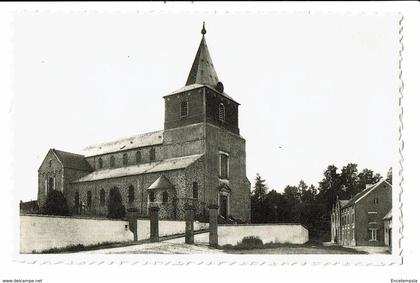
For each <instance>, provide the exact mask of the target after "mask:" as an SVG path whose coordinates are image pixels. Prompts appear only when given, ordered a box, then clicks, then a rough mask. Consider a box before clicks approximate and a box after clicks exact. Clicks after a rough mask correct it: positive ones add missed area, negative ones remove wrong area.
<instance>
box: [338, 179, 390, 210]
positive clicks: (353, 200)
mask: <svg viewBox="0 0 420 283" xmlns="http://www.w3.org/2000/svg"><path fill="white" fill-rule="evenodd" d="M383 182H386V183H388V182H387V181H386V180H385V179H382V180H380V181H379V182H377V183H376V184H373V185H370V186H368V187H366V189H364V190H363V191H361V192H359V193H358V194H356V195H355V196H354V197H353V198H351V199H350V200H349V202H348V203H347V204H346V205H345V206H343V207H342V208H346V207H350V206H352V205H353V204H355V203H356V202H358V201H359V200H360V199H362V198H363V197H364V196H366V195H368V194H369V193H370V192H371V191H373V190H374V189H375V188H377V187H379V185H381V184H382V183H383ZM388 184H389V183H388Z"/></svg>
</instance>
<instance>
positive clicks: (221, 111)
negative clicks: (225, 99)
mask: <svg viewBox="0 0 420 283" xmlns="http://www.w3.org/2000/svg"><path fill="white" fill-rule="evenodd" d="M225 118H226V116H225V105H224V104H223V103H220V104H219V120H220V121H222V122H224V121H225Z"/></svg>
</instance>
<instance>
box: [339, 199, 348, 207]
mask: <svg viewBox="0 0 420 283" xmlns="http://www.w3.org/2000/svg"><path fill="white" fill-rule="evenodd" d="M338 201H339V202H340V206H341V207H343V206H345V205H346V204H347V203H348V202H349V201H350V200H348V199H340V200H338Z"/></svg>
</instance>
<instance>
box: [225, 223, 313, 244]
mask: <svg viewBox="0 0 420 283" xmlns="http://www.w3.org/2000/svg"><path fill="white" fill-rule="evenodd" d="M218 236H219V245H227V244H231V245H236V244H237V243H238V242H241V241H242V239H243V238H244V237H249V236H256V237H259V238H260V239H261V240H262V241H263V243H264V244H265V243H270V242H273V243H289V244H304V243H306V242H307V241H308V240H309V232H308V229H306V228H305V227H304V226H302V225H301V224H293V223H291V224H289V223H281V224H239V225H223V224H222V225H219V227H218Z"/></svg>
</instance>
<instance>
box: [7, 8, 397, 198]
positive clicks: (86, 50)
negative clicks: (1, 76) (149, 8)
mask: <svg viewBox="0 0 420 283" xmlns="http://www.w3.org/2000/svg"><path fill="white" fill-rule="evenodd" d="M203 21H206V29H207V34H206V41H207V45H208V47H209V50H210V54H211V57H212V61H213V63H214V66H215V69H216V72H217V74H218V77H219V79H220V80H221V81H222V82H223V84H224V87H225V92H226V93H227V94H229V95H230V96H231V97H233V98H234V99H235V100H236V101H238V102H239V103H241V105H240V108H239V127H240V132H241V135H242V136H243V137H244V138H245V139H246V154H247V176H248V178H249V179H250V180H251V182H253V180H254V178H255V175H256V173H260V174H261V176H262V177H263V178H264V179H266V181H267V184H268V186H269V188H270V189H276V190H278V191H282V190H283V189H284V187H285V186H287V185H297V184H298V182H299V181H300V180H304V181H305V182H306V183H308V184H314V185H317V183H318V182H319V181H320V180H321V179H322V176H323V171H324V170H325V169H326V168H327V166H328V165H330V164H334V165H336V166H337V167H338V168H341V167H342V166H344V165H346V164H348V163H350V162H352V163H356V164H358V165H359V170H362V169H363V168H369V169H372V170H374V171H375V172H378V173H380V174H381V175H385V174H386V172H387V171H388V168H389V167H390V166H395V165H396V163H397V159H398V155H397V153H398V142H397V141H398V127H399V124H398V113H399V108H398V87H399V84H400V82H399V80H398V73H399V70H398V50H399V49H400V45H399V41H398V39H399V35H398V18H397V16H395V15H367V14H361V15H350V14H340V15H338V14H335V15H333V14H306V13H300V14H291V13H283V14H281V13H280V14H274V13H267V14H264V15H261V14H223V13H222V14H211V13H202V14H191V13H187V14H183V13H177V14H163V13H152V14H144V13H137V12H131V13H128V12H124V13H99V12H86V13H76V12H62V13H60V12H54V13H52V12H51V13H44V12H39V13H20V14H18V15H17V16H16V18H15V21H14V23H13V25H12V28H13V31H14V36H13V44H14V50H13V51H14V52H13V54H14V65H13V76H14V80H13V90H14V97H13V100H12V104H11V106H10V115H11V121H12V128H13V139H14V148H13V156H14V163H13V169H14V171H15V175H14V176H15V177H14V184H15V188H16V190H17V191H18V192H19V193H18V196H19V199H23V200H29V199H36V195H37V170H38V168H39V166H40V165H41V162H42V161H43V158H44V157H45V155H46V153H47V152H48V149H49V148H57V149H60V150H65V151H70V152H75V153H80V152H81V151H82V149H83V148H84V147H86V146H88V145H90V144H95V143H100V142H106V141H112V140H115V139H119V138H124V137H127V136H132V135H136V134H140V133H144V132H149V131H155V130H160V129H163V119H164V101H163V99H162V97H163V96H164V95H167V94H169V93H170V92H172V91H174V90H177V89H179V88H181V87H182V86H184V85H185V82H186V79H187V76H188V73H189V70H190V68H191V64H192V62H193V60H194V56H195V53H196V51H197V48H198V45H199V42H200V40H201V33H200V31H201V25H202V22H203Z"/></svg>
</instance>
